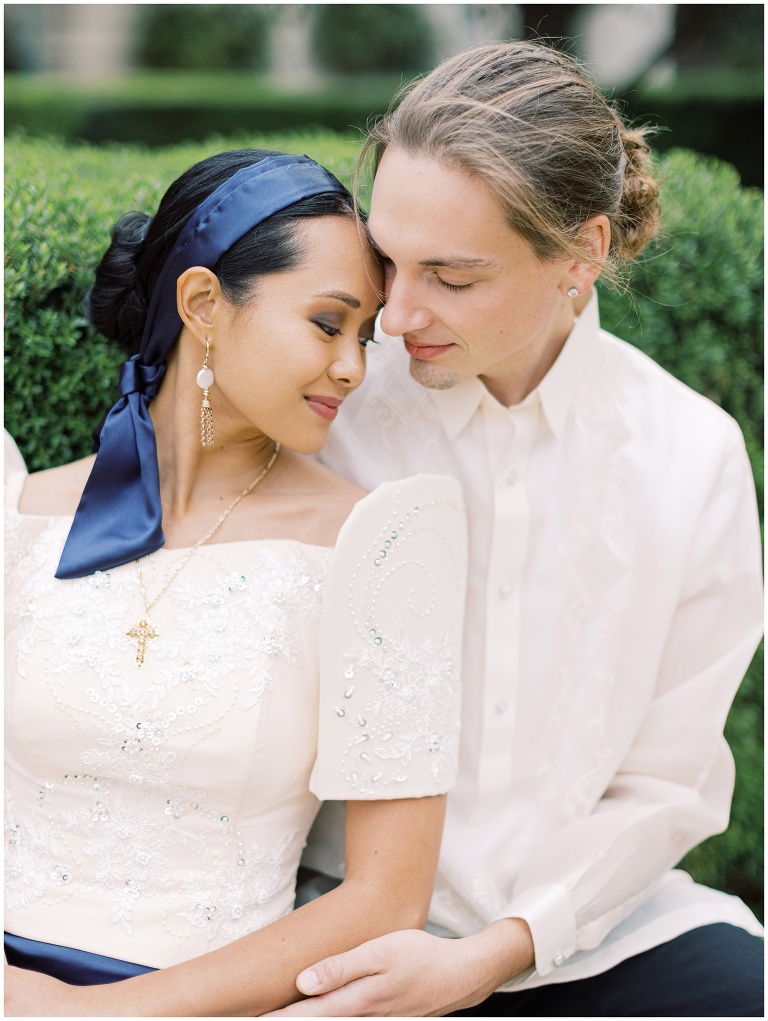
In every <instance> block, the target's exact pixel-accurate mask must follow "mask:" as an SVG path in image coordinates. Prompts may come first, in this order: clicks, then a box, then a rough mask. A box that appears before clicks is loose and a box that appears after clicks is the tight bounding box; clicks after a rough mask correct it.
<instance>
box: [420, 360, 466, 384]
mask: <svg viewBox="0 0 768 1021" xmlns="http://www.w3.org/2000/svg"><path fill="white" fill-rule="evenodd" d="M410 370H411V376H413V378H414V379H415V380H416V382H417V383H420V384H421V386H423V387H426V388H427V390H450V389H451V387H454V386H456V385H457V384H458V383H460V382H461V377H460V376H459V375H457V373H455V372H450V371H449V370H447V369H441V368H439V367H438V366H437V365H430V364H429V362H425V361H423V360H421V359H419V358H411V364H410Z"/></svg>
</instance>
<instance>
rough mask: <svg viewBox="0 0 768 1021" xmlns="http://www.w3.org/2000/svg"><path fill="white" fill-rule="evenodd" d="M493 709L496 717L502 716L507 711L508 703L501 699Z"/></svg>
mask: <svg viewBox="0 0 768 1021" xmlns="http://www.w3.org/2000/svg"><path fill="white" fill-rule="evenodd" d="M494 709H495V710H496V713H497V715H499V716H503V715H504V713H505V712H506V711H507V709H509V702H507V700H506V699H505V698H501V699H499V701H498V702H497V703H496V705H495V706H494Z"/></svg>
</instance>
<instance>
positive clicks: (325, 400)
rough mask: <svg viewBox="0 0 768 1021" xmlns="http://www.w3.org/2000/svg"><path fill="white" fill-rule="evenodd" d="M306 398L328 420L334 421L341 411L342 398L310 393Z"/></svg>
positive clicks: (318, 413) (312, 407)
mask: <svg viewBox="0 0 768 1021" xmlns="http://www.w3.org/2000/svg"><path fill="white" fill-rule="evenodd" d="M304 400H305V401H306V402H307V404H308V405H309V406H310V408H311V409H312V410H313V411H314V412H315V414H317V415H319V416H320V417H321V418H324V419H325V420H326V422H332V421H333V420H334V418H336V415H337V414H338V413H339V406H340V404H341V400H340V398H338V397H324V396H323V395H322V394H309V395H307V396H306V397H305V398H304Z"/></svg>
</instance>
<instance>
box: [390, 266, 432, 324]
mask: <svg viewBox="0 0 768 1021" xmlns="http://www.w3.org/2000/svg"><path fill="white" fill-rule="evenodd" d="M419 291H420V288H419V287H418V286H417V285H416V284H414V283H410V282H408V281H406V279H405V278H404V277H403V275H402V274H401V273H395V272H388V273H387V275H386V303H385V305H384V308H383V310H382V313H381V320H380V323H381V328H382V330H383V331H384V332H385V333H387V334H389V336H390V337H399V336H401V335H402V334H403V333H413V332H415V331H416V330H423V329H424V328H425V327H426V326H428V325H429V324H430V323H431V321H432V314H431V312H430V311H429V309H428V308H426V307H425V306H424V303H423V301H422V300H421V298H420V294H419Z"/></svg>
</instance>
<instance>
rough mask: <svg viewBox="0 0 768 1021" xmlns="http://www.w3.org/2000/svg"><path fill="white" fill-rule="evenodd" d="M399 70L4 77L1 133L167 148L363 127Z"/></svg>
mask: <svg viewBox="0 0 768 1021" xmlns="http://www.w3.org/2000/svg"><path fill="white" fill-rule="evenodd" d="M401 83H402V77H401V76H400V75H399V74H390V75H355V76H352V77H350V78H345V77H340V78H334V79H330V80H328V81H327V82H326V83H324V84H323V85H322V86H317V87H316V88H313V89H309V88H308V89H305V90H303V91H302V92H296V93H293V92H281V91H278V90H276V89H275V88H274V87H272V86H270V85H268V84H267V83H265V82H264V81H263V80H262V79H260V78H258V77H257V76H255V75H252V74H236V73H216V74H212V73H205V72H200V73H198V74H190V73H189V72H173V71H167V72H150V71H148V72H143V73H141V74H137V75H133V76H131V77H128V78H118V79H113V80H111V81H108V82H102V81H99V82H97V83H93V82H89V81H87V80H84V81H73V80H71V79H60V78H57V77H55V76H50V77H49V76H35V75H21V74H8V75H6V76H5V131H6V133H13V132H14V131H17V130H19V129H22V130H24V131H25V132H26V133H27V134H28V135H33V136H37V137H43V136H47V135H49V136H53V137H57V138H60V139H63V140H65V141H70V142H71V141H85V142H96V143H100V142H123V143H137V144H139V143H140V144H143V145H150V146H168V145H171V144H176V143H182V142H186V141H193V142H194V141H197V142H200V141H202V140H203V139H205V138H209V137H210V136H211V135H217V136H221V137H225V136H228V135H238V134H239V135H243V134H264V133H284V132H286V131H294V130H304V131H306V130H308V129H313V130H316V129H324V130H330V131H342V132H343V131H350V130H355V129H361V128H365V125H366V124H367V123H368V120H369V119H370V118H371V117H373V116H375V115H377V114H381V113H384V112H385V111H386V110H387V108H388V106H389V102H390V99H391V97H392V96H393V95H394V93H395V92H396V91H397V90H398V88H399V87H400V85H401Z"/></svg>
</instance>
